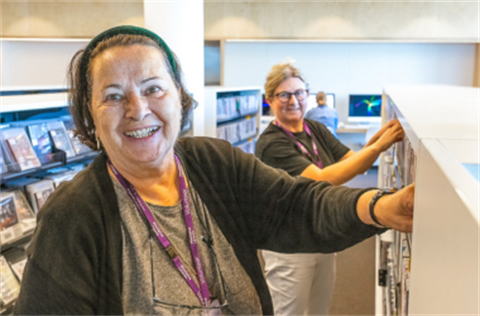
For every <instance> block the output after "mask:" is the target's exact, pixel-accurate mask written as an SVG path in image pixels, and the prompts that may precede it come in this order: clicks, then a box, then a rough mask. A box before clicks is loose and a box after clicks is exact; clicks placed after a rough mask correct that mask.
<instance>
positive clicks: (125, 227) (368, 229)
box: [14, 26, 413, 315]
mask: <svg viewBox="0 0 480 316" xmlns="http://www.w3.org/2000/svg"><path fill="white" fill-rule="evenodd" d="M69 76H70V80H69V81H70V87H71V90H70V102H71V107H72V115H73V117H74V120H75V122H76V127H77V133H78V135H79V136H80V137H81V139H82V140H83V142H84V143H85V144H87V145H89V146H90V147H91V148H93V149H96V150H98V151H99V152H100V153H99V155H98V157H97V158H96V159H95V161H94V162H93V163H92V164H91V165H90V166H89V167H88V168H86V169H85V170H84V171H83V172H81V173H79V174H78V175H77V176H76V177H75V178H74V179H73V180H72V181H71V182H68V183H65V184H62V185H61V186H60V187H59V188H58V190H57V191H55V193H54V194H53V195H51V196H50V198H49V199H48V201H47V202H46V204H45V205H44V206H43V208H42V210H41V211H40V212H39V216H38V225H37V228H36V230H35V234H34V236H33V239H32V242H31V244H30V246H29V247H28V250H27V251H28V263H27V265H26V268H25V273H24V275H23V280H22V286H21V290H20V294H19V298H18V301H17V303H16V305H15V310H14V313H15V314H22V315H26V314H35V315H39V314H58V315H79V314H89V315H94V314H100V315H112V314H115V315H122V314H135V315H220V314H222V315H225V314H237V315H255V314H268V315H271V314H272V313H273V308H272V301H271V298H270V295H269V291H268V287H267V284H266V282H265V279H264V277H263V272H262V270H261V267H260V264H259V261H258V258H257V249H260V248H262V249H270V250H274V251H284V252H332V251H339V250H341V249H345V248H347V247H350V246H352V245H354V244H356V243H358V242H360V241H362V240H364V239H365V238H368V237H370V236H372V235H374V234H377V233H379V232H383V231H385V229H386V227H387V226H388V227H392V228H396V229H400V230H404V231H410V230H411V223H412V214H413V208H412V202H413V187H409V188H407V189H405V190H402V191H400V192H398V193H396V194H393V195H390V196H384V197H382V198H378V199H376V198H375V196H377V197H378V195H376V193H377V190H356V189H348V188H341V187H333V186H331V185H330V184H329V183H327V182H315V181H311V180H309V179H306V178H298V179H295V178H292V177H290V176H289V175H287V174H286V173H284V172H282V171H280V170H277V169H274V168H271V167H269V166H267V165H265V164H263V163H262V162H260V161H259V160H258V159H256V158H255V157H254V156H252V155H247V154H245V153H243V152H242V151H241V150H240V149H238V148H233V147H232V146H231V145H230V144H229V143H228V142H225V141H222V140H217V139H212V138H181V139H178V134H179V132H180V130H181V127H182V126H183V124H185V121H186V118H187V116H188V113H189V111H190V110H191V109H192V107H193V106H194V104H195V101H194V100H193V99H192V97H191V96H190V95H189V94H188V93H187V91H186V89H185V86H184V85H183V83H182V73H181V68H180V63H179V61H178V59H177V58H176V57H175V55H174V54H173V53H172V52H171V50H170V49H169V48H168V46H167V45H166V43H165V42H164V41H163V40H162V39H161V38H160V37H159V36H158V35H157V34H155V33H152V32H150V31H148V30H146V29H143V28H138V27H130V26H119V27H115V28H113V29H109V30H107V31H105V32H103V33H101V34H100V35H98V36H97V37H95V38H94V39H93V40H92V41H91V42H90V43H89V44H88V45H87V47H86V48H85V49H84V50H81V51H80V52H78V53H77V54H76V55H75V56H74V58H73V60H72V63H71V68H70V72H69ZM376 201H378V203H376ZM370 205H372V206H370ZM332 206H335V207H332ZM371 210H372V211H371ZM352 229H354V230H355V231H354V232H352V231H351V230H352Z"/></svg>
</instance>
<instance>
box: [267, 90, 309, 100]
mask: <svg viewBox="0 0 480 316" xmlns="http://www.w3.org/2000/svg"><path fill="white" fill-rule="evenodd" d="M292 95H294V96H295V98H296V99H297V100H298V101H303V100H305V98H306V97H307V96H308V90H305V89H299V90H297V91H295V92H287V91H282V92H279V93H277V94H275V96H276V97H277V99H278V100H279V101H280V102H282V103H286V102H288V101H290V98H291V97H292Z"/></svg>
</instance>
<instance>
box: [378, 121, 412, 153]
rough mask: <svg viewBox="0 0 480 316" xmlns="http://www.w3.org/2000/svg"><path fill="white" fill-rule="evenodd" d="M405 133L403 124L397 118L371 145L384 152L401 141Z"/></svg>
mask: <svg viewBox="0 0 480 316" xmlns="http://www.w3.org/2000/svg"><path fill="white" fill-rule="evenodd" d="M404 135H405V132H404V131H403V128H402V125H400V122H398V120H395V122H394V123H393V124H391V125H390V127H388V128H387V129H385V130H384V131H383V134H382V135H381V136H380V137H379V138H378V139H377V141H375V142H374V143H373V144H372V145H371V146H376V147H377V148H378V149H379V150H380V152H384V151H385V150H387V149H388V148H389V147H390V146H392V145H393V144H394V143H396V142H398V141H401V140H402V139H403V136H404Z"/></svg>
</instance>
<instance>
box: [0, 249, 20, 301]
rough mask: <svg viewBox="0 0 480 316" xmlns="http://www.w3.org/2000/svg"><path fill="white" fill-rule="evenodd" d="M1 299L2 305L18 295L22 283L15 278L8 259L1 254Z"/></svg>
mask: <svg viewBox="0 0 480 316" xmlns="http://www.w3.org/2000/svg"><path fill="white" fill-rule="evenodd" d="M0 271H1V273H0V300H1V301H2V306H6V305H8V304H10V303H11V302H13V301H14V300H15V299H17V297H18V293H19V292H20V283H18V281H17V279H16V278H15V276H14V274H13V272H12V270H11V269H10V266H9V265H8V262H7V260H6V259H5V257H4V256H0Z"/></svg>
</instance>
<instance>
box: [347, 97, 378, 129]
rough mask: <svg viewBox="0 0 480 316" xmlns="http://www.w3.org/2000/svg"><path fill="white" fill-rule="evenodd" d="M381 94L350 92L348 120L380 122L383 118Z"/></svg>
mask: <svg viewBox="0 0 480 316" xmlns="http://www.w3.org/2000/svg"><path fill="white" fill-rule="evenodd" d="M381 115H382V95H381V94H350V97H349V102H348V122H355V123H380V122H381V120H382V118H381Z"/></svg>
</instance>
